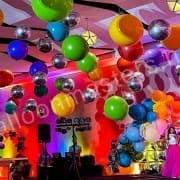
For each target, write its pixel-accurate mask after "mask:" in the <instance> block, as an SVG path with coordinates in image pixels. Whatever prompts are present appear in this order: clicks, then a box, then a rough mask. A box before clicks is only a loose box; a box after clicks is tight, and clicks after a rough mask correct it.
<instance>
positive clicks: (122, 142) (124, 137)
mask: <svg viewBox="0 0 180 180" xmlns="http://www.w3.org/2000/svg"><path fill="white" fill-rule="evenodd" d="M119 142H120V143H121V144H127V143H128V142H129V140H128V138H127V136H126V135H125V134H121V135H120V137H119Z"/></svg>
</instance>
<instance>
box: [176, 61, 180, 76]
mask: <svg viewBox="0 0 180 180" xmlns="http://www.w3.org/2000/svg"><path fill="white" fill-rule="evenodd" d="M176 75H177V76H178V77H180V64H178V65H176Z"/></svg>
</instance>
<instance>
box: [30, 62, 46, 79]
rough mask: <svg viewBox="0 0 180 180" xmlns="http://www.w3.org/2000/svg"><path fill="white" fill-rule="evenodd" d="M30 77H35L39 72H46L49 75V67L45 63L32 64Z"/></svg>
mask: <svg viewBox="0 0 180 180" xmlns="http://www.w3.org/2000/svg"><path fill="white" fill-rule="evenodd" d="M29 72H30V75H31V76H34V75H35V74H36V73H37V72H44V73H46V74H47V73H48V67H47V66H46V64H45V63H43V62H41V61H37V62H34V63H33V64H31V66H30V69H29Z"/></svg>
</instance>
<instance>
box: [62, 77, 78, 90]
mask: <svg viewBox="0 0 180 180" xmlns="http://www.w3.org/2000/svg"><path fill="white" fill-rule="evenodd" d="M74 87H75V84H74V81H73V79H70V78H65V79H64V80H63V82H62V89H63V91H67V92H68V91H72V90H73V89H74Z"/></svg>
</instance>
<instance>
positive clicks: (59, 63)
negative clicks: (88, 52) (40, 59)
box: [52, 53, 68, 69]
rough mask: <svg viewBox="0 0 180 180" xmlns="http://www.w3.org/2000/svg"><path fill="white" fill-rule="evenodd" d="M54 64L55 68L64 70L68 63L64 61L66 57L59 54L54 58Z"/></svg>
mask: <svg viewBox="0 0 180 180" xmlns="http://www.w3.org/2000/svg"><path fill="white" fill-rule="evenodd" d="M52 64H53V66H54V67H55V68H57V69H62V68H65V67H66V66H67V64H68V62H67V61H66V60H65V59H64V56H63V55H62V54H61V53H59V54H56V55H54V56H53V58H52Z"/></svg>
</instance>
